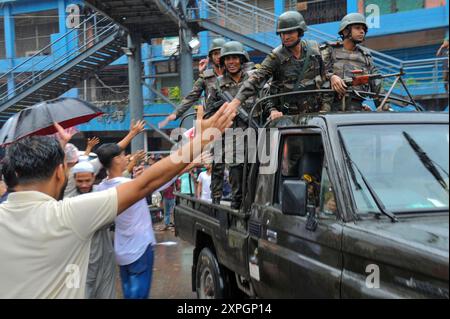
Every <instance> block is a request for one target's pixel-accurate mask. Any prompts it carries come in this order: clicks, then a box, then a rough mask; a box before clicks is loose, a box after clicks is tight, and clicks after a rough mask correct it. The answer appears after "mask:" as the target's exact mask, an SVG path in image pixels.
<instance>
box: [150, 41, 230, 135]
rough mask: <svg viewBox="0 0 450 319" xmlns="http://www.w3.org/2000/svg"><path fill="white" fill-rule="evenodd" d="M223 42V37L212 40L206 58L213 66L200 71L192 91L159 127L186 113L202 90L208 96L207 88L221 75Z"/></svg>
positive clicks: (198, 97)
mask: <svg viewBox="0 0 450 319" xmlns="http://www.w3.org/2000/svg"><path fill="white" fill-rule="evenodd" d="M225 42H226V41H225V39H223V38H217V39H214V40H213V41H212V43H211V46H210V48H209V52H208V58H209V61H212V64H213V68H211V69H206V70H204V71H203V72H201V73H200V76H199V78H198V79H197V81H195V83H194V86H193V88H192V91H191V92H190V93H189V94H188V95H186V96H185V97H184V99H183V100H182V101H181V104H180V106H179V107H178V108H177V109H176V110H175V111H174V112H173V113H172V114H170V115H169V116H168V117H166V119H165V120H164V121H162V122H161V123H159V127H164V126H166V125H167V124H168V123H169V122H170V121H174V120H176V119H178V118H180V117H181V116H183V114H184V113H186V112H187V111H188V110H189V109H190V108H191V107H192V106H193V105H194V104H195V102H197V101H198V100H199V99H200V97H201V96H202V93H203V92H205V96H208V91H209V89H210V88H211V87H213V86H214V85H215V83H216V79H217V77H218V76H220V75H222V67H221V66H220V49H221V48H222V46H223V45H224V44H225ZM200 71H201V70H200Z"/></svg>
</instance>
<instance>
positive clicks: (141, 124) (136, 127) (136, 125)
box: [130, 120, 147, 136]
mask: <svg viewBox="0 0 450 319" xmlns="http://www.w3.org/2000/svg"><path fill="white" fill-rule="evenodd" d="M146 124H147V123H146V122H145V121H144V120H139V121H137V122H134V120H133V121H131V126H130V132H131V133H133V135H134V136H136V135H138V134H139V133H142V132H144V131H145V125H146Z"/></svg>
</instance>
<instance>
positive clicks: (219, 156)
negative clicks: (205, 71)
mask: <svg viewBox="0 0 450 319" xmlns="http://www.w3.org/2000/svg"><path fill="white" fill-rule="evenodd" d="M241 72H242V75H241V80H240V82H235V81H234V80H233V79H232V78H231V76H230V75H229V73H227V72H225V73H224V75H223V76H220V77H218V78H217V82H216V86H215V87H214V88H213V89H212V90H211V91H210V95H209V97H208V100H207V108H211V107H212V105H214V104H216V103H217V104H220V103H219V102H221V98H220V97H219V96H218V93H219V92H220V93H225V92H227V93H229V94H230V95H231V96H233V97H234V96H236V94H237V92H238V91H239V89H240V87H241V86H242V84H243V83H244V82H245V81H246V80H248V78H249V76H250V74H251V73H252V72H254V71H241ZM253 103H254V99H248V100H247V101H246V102H245V103H243V104H242V105H241V107H242V108H244V109H245V110H246V111H247V112H248V113H249V112H250V110H251V107H252V105H253ZM247 127H248V124H247V123H245V122H244V121H242V120H241V119H240V118H239V117H236V118H235V120H234V124H233V128H241V129H242V130H245V129H246V128H247ZM226 142H228V143H226ZM231 143H234V147H233V145H231ZM230 147H233V148H232V149H233V154H232V155H231V154H229V155H227V156H226V152H225V151H226V150H229V149H230ZM214 149H215V150H217V149H221V152H217V153H216V154H215V156H214V162H213V166H212V176H211V196H212V198H213V199H220V198H221V197H222V192H223V180H224V172H225V165H226V164H227V165H228V166H229V169H230V184H231V199H232V205H231V206H232V208H238V207H239V206H240V203H241V202H242V196H243V194H242V183H243V182H244V181H243V171H244V159H245V158H244V156H245V155H246V154H245V151H244V150H245V149H244V145H243V144H242V141H241V140H239V139H235V138H234V139H233V141H225V139H224V138H222V139H221V140H218V141H216V144H215V146H214ZM229 156H232V159H231V158H229ZM225 157H226V158H227V160H225Z"/></svg>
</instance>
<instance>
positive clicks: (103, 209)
mask: <svg viewBox="0 0 450 319" xmlns="http://www.w3.org/2000/svg"><path fill="white" fill-rule="evenodd" d="M235 116H236V109H234V108H228V105H225V106H224V107H222V108H221V109H220V110H219V111H218V112H217V113H216V114H215V115H214V116H212V117H211V118H209V119H207V120H203V121H199V126H198V131H197V132H204V131H205V130H207V129H208V128H217V129H218V130H219V131H220V132H224V131H225V128H227V127H230V126H231V124H232V120H233V119H234V117H235ZM198 118H200V119H201V118H203V109H202V108H199V114H198ZM58 129H59V132H60V134H61V135H62V137H63V139H64V142H65V143H67V141H68V140H69V139H70V136H67V135H64V130H63V129H62V128H61V127H60V126H59V127H58ZM211 138H212V135H210V134H197V135H196V137H195V138H194V139H193V140H192V141H190V142H189V143H187V144H185V145H184V146H183V147H181V148H180V149H179V150H177V151H175V152H174V153H173V154H171V155H170V156H169V157H167V158H165V159H163V160H161V161H159V162H158V163H156V164H154V165H153V166H152V167H151V168H149V169H147V170H145V171H144V172H143V173H142V174H141V175H140V176H139V177H138V178H136V179H134V180H132V181H130V182H128V183H125V184H120V185H118V186H117V187H115V188H111V189H108V190H106V191H102V192H95V193H90V194H85V195H80V196H76V197H73V198H65V199H64V200H58V199H60V198H62V195H63V194H64V188H65V186H66V185H67V179H68V176H67V165H66V163H65V162H64V149H63V147H62V146H61V145H60V144H59V142H58V141H57V140H56V139H54V138H52V137H41V136H39V137H35V136H32V137H27V138H24V139H22V140H19V141H17V142H15V143H14V144H12V145H10V146H9V147H8V148H7V150H6V153H7V155H6V157H5V160H4V165H3V168H2V173H3V175H4V176H5V181H6V183H7V184H8V187H10V188H14V192H13V193H11V194H10V195H9V197H8V201H6V202H4V203H2V204H0V242H1V245H0V260H1V263H0V298H84V297H85V287H86V274H87V268H88V262H89V246H90V241H91V238H92V235H93V234H94V233H95V232H96V231H97V230H98V229H100V228H102V227H104V226H105V225H108V224H110V223H111V222H113V221H114V219H115V217H116V216H117V215H119V214H121V213H122V212H124V211H125V210H126V209H127V208H129V207H131V206H132V205H133V204H134V203H136V202H138V201H139V200H140V199H142V198H144V197H145V196H146V195H147V194H149V193H151V192H153V191H154V190H155V189H157V188H158V187H159V186H161V185H163V184H164V183H166V182H168V181H170V180H171V179H172V178H173V177H174V176H176V175H177V174H178V173H179V172H181V171H182V170H183V169H184V168H185V167H186V166H187V165H188V163H186V160H183V161H180V158H185V157H184V156H186V155H189V158H194V156H198V155H199V154H200V152H201V149H202V147H204V146H205V145H206V144H207V143H209V142H210V141H211ZM193 145H201V147H194V146H193Z"/></svg>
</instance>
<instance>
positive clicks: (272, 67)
mask: <svg viewBox="0 0 450 319" xmlns="http://www.w3.org/2000/svg"><path fill="white" fill-rule="evenodd" d="M301 49H302V55H301V58H300V59H296V58H295V57H294V56H293V55H292V53H291V51H290V50H288V49H287V48H285V47H284V46H282V45H280V46H279V47H277V48H275V49H274V50H273V51H272V53H270V54H269V55H268V56H267V57H266V58H265V60H264V61H263V62H262V64H261V67H260V68H258V69H257V70H256V71H255V72H254V73H253V74H252V75H251V76H250V78H249V79H248V80H247V81H245V83H244V84H243V85H242V88H241V89H240V90H239V93H238V94H237V95H236V98H237V99H238V100H240V101H241V102H244V101H246V100H247V99H248V98H249V97H251V96H256V95H257V92H258V91H259V90H260V89H262V87H263V86H264V84H265V83H266V82H267V81H268V80H269V79H270V78H272V81H271V85H270V94H277V93H285V92H292V91H297V90H300V91H302V90H314V89H319V88H320V87H321V85H322V83H323V80H324V68H323V62H322V58H321V55H320V51H319V46H318V44H317V42H315V41H302V42H301ZM321 105H322V100H321V97H320V96H319V95H317V94H315V95H313V94H308V95H307V96H298V95H297V96H296V95H292V96H286V97H280V98H277V99H275V100H273V102H272V103H270V104H269V106H268V107H269V110H268V111H272V110H278V111H280V112H283V113H284V114H288V115H295V114H299V113H306V112H317V111H319V110H320V109H321Z"/></svg>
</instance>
